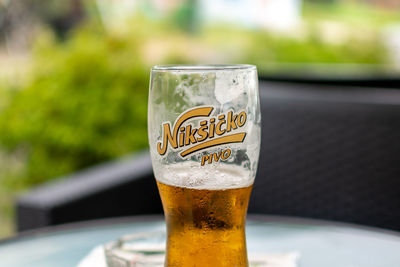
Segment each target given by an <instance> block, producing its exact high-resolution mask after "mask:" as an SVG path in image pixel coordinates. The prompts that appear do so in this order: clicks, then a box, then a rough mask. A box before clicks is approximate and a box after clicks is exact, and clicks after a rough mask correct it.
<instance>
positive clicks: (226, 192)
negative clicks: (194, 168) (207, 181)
mask: <svg viewBox="0 0 400 267" xmlns="http://www.w3.org/2000/svg"><path fill="white" fill-rule="evenodd" d="M157 185H158V189H159V192H160V196H161V200H162V203H163V208H164V214H165V218H166V223H167V235H168V236H167V251H166V259H165V266H168V267H175V266H176V267H186V266H199V267H206V266H215V267H219V266H227V267H234V266H248V260H247V250H246V237H245V219H246V212H247V206H248V203H249V198H250V193H251V189H252V185H251V186H247V187H242V188H232V189H218V190H209V189H191V188H186V187H176V186H171V185H167V184H164V183H161V182H159V181H157Z"/></svg>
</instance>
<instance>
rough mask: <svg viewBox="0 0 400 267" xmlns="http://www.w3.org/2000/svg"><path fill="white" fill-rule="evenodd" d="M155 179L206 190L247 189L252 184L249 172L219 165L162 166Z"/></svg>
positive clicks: (185, 164) (239, 167) (165, 182)
mask: <svg viewBox="0 0 400 267" xmlns="http://www.w3.org/2000/svg"><path fill="white" fill-rule="evenodd" d="M156 179H157V181H159V182H161V183H163V184H168V185H172V186H178V187H186V188H192V189H208V190H221V189H232V188H241V187H247V186H250V185H252V184H253V182H254V177H253V175H252V174H251V171H250V170H247V169H245V168H243V167H241V166H237V165H233V164H222V163H221V164H216V165H212V166H208V167H204V166H200V165H199V164H198V163H197V162H184V163H181V164H173V165H169V166H164V167H163V169H162V170H159V172H158V173H156Z"/></svg>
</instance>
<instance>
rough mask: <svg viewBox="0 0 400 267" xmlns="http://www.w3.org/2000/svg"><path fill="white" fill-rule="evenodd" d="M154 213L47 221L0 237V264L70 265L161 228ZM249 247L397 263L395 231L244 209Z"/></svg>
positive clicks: (370, 263) (322, 262)
mask: <svg viewBox="0 0 400 267" xmlns="http://www.w3.org/2000/svg"><path fill="white" fill-rule="evenodd" d="M164 227H165V225H164V222H163V219H162V217H160V216H135V217H129V218H123V219H111V220H110V219H108V220H100V221H92V222H86V223H75V224H69V225H64V226H56V227H49V228H45V229H41V230H38V231H32V232H30V233H23V234H21V235H19V236H17V237H16V238H12V239H9V240H4V241H1V242H0V265H1V266H7V267H20V266H40V267H46V266H49V267H50V266H51V267H54V266H57V267H62V266H76V265H77V263H78V262H79V261H80V260H81V259H82V258H83V257H85V256H86V255H87V254H88V253H89V252H90V251H91V250H92V249H93V248H94V247H95V246H97V245H99V244H104V243H107V242H109V241H113V240H115V239H117V238H118V237H120V236H122V235H125V234H129V233H139V232H151V231H159V230H163V229H164ZM246 234H247V246H248V252H249V253H265V252H271V253H285V252H294V251H297V252H299V253H300V260H299V266H300V267H322V266H323V267H383V266H384V267H399V266H400V234H399V233H397V232H391V231H385V230H380V229H374V228H367V227H360V226H355V225H350V224H341V223H334V222H327V221H319V220H309V219H298V218H290V217H275V216H263V215H249V216H248V220H247V231H246Z"/></svg>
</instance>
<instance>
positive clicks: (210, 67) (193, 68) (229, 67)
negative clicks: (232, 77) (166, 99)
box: [151, 64, 257, 72]
mask: <svg viewBox="0 0 400 267" xmlns="http://www.w3.org/2000/svg"><path fill="white" fill-rule="evenodd" d="M256 69H257V67H256V66H255V65H250V64H199V65H190V64H187V65H186V64H181V65H156V66H153V67H152V68H151V71H160V72H209V71H235V70H256Z"/></svg>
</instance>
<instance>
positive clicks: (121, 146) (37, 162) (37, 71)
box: [0, 28, 149, 186]
mask: <svg viewBox="0 0 400 267" xmlns="http://www.w3.org/2000/svg"><path fill="white" fill-rule="evenodd" d="M139 41H140V39H137V38H126V37H123V38H122V37H120V36H118V35H111V34H107V33H102V34H101V35H99V33H98V31H97V30H93V29H91V28H86V29H81V30H79V31H78V32H76V33H75V34H73V36H72V37H71V38H70V40H68V41H67V42H66V43H57V42H54V41H51V40H50V41H48V42H47V43H45V44H43V43H42V44H41V45H40V46H39V47H37V48H36V51H35V59H34V62H35V63H34V70H33V73H32V76H31V77H30V79H28V82H27V84H26V85H24V87H23V88H21V89H19V90H17V91H15V90H14V91H13V92H12V93H13V95H12V97H11V101H9V103H8V104H7V105H6V106H5V107H3V111H2V112H1V113H0V132H1V133H2V134H1V135H0V142H1V145H2V146H3V148H6V149H7V150H8V151H15V150H17V149H19V150H24V151H25V153H26V154H27V155H28V156H27V158H26V160H27V162H26V170H25V173H24V174H23V175H20V176H19V177H12V178H13V183H14V184H15V185H18V184H23V186H29V185H33V184H37V183H40V182H43V181H45V180H48V179H50V178H54V177H57V176H59V175H63V174H67V173H69V172H73V171H76V170H79V169H81V168H84V167H86V166H89V165H92V164H94V163H97V162H101V161H105V160H109V159H111V158H115V157H117V156H120V155H123V154H126V153H129V152H132V151H135V150H138V149H142V148H145V147H146V146H147V135H146V119H147V115H146V114H147V92H148V81H149V76H148V75H149V69H148V67H147V66H146V64H144V63H143V60H142V58H141V56H140V53H139V49H138V42H139Z"/></svg>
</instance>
